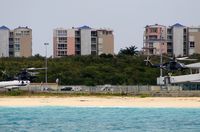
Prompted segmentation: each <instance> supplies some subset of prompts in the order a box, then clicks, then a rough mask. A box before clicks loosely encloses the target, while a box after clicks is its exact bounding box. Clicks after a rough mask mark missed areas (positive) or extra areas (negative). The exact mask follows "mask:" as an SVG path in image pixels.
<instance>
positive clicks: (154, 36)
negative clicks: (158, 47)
mask: <svg viewBox="0 0 200 132" xmlns="http://www.w3.org/2000/svg"><path fill="white" fill-rule="evenodd" d="M149 39H150V40H155V39H157V36H156V35H151V36H149Z"/></svg>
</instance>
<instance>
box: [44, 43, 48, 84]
mask: <svg viewBox="0 0 200 132" xmlns="http://www.w3.org/2000/svg"><path fill="white" fill-rule="evenodd" d="M44 45H45V52H46V54H45V83H46V84H47V46H48V45H49V43H44Z"/></svg>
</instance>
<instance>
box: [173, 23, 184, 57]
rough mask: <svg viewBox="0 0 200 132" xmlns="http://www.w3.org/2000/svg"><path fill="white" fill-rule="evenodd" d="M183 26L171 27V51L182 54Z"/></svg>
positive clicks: (177, 54)
mask: <svg viewBox="0 0 200 132" xmlns="http://www.w3.org/2000/svg"><path fill="white" fill-rule="evenodd" d="M183 29H184V28H183V27H173V53H174V55H175V56H176V57H177V56H183V42H184V41H183Z"/></svg>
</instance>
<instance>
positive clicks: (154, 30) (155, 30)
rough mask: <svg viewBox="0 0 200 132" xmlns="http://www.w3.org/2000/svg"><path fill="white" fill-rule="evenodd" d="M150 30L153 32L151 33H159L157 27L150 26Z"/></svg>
mask: <svg viewBox="0 0 200 132" xmlns="http://www.w3.org/2000/svg"><path fill="white" fill-rule="evenodd" d="M150 32H151V33H157V32H158V29H157V28H150Z"/></svg>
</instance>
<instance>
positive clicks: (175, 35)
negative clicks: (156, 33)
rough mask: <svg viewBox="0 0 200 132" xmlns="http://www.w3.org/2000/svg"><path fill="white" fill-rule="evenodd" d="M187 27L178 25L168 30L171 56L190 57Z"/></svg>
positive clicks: (168, 51) (168, 50)
mask: <svg viewBox="0 0 200 132" xmlns="http://www.w3.org/2000/svg"><path fill="white" fill-rule="evenodd" d="M187 42H188V34H187V27H185V26H183V25H181V24H179V23H176V24H174V25H173V26H170V27H168V28H167V53H168V55H170V56H173V55H174V56H176V57H177V56H187V55H188V46H187Z"/></svg>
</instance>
